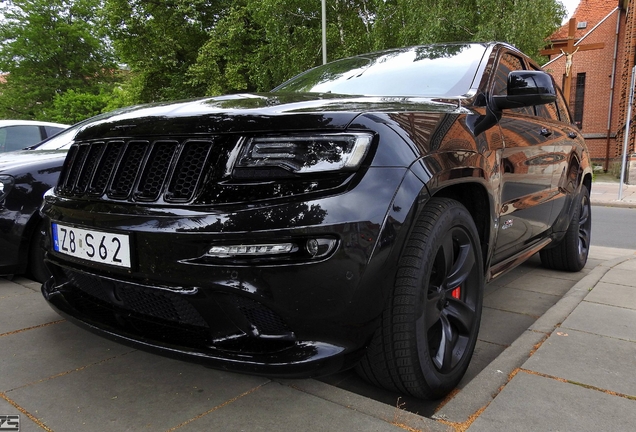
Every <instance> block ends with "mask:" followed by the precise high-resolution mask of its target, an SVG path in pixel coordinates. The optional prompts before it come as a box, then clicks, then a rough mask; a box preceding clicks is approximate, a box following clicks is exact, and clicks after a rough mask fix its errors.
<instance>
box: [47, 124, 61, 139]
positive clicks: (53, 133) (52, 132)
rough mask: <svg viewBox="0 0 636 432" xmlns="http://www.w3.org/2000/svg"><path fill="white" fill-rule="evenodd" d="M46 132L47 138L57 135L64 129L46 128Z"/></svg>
mask: <svg viewBox="0 0 636 432" xmlns="http://www.w3.org/2000/svg"><path fill="white" fill-rule="evenodd" d="M44 130H45V131H46V136H47V137H50V136H53V135H55V134H56V133H59V132H62V131H63V130H64V128H59V127H55V126H44Z"/></svg>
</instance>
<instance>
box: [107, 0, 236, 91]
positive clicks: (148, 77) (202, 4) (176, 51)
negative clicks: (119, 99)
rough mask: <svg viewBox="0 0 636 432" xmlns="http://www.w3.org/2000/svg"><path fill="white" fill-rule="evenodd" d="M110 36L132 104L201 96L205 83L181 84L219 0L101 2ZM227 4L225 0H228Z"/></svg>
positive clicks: (221, 0) (205, 37)
mask: <svg viewBox="0 0 636 432" xmlns="http://www.w3.org/2000/svg"><path fill="white" fill-rule="evenodd" d="M104 1H105V8H104V16H105V17H106V19H107V22H108V24H109V25H108V28H109V36H110V38H111V40H112V41H113V45H114V47H115V49H116V51H117V54H118V55H119V57H120V60H121V61H122V63H124V64H126V65H128V67H129V68H130V69H131V71H132V73H131V74H130V75H129V79H130V80H131V81H132V83H131V85H130V86H129V87H128V88H127V90H128V91H130V92H131V94H130V97H131V98H132V99H133V100H135V102H152V101H159V100H171V99H179V98H186V97H192V96H200V95H201V94H203V92H204V87H202V86H198V85H193V84H192V83H185V75H186V72H187V70H188V68H189V67H190V66H191V65H192V64H194V63H195V62H196V59H197V56H198V52H199V49H200V48H201V46H203V44H205V42H206V41H207V40H208V33H207V32H208V31H209V30H210V29H212V28H213V27H214V25H215V23H216V20H217V19H218V14H219V13H220V12H221V11H222V10H223V9H224V6H223V5H224V4H225V3H226V2H225V1H224V0H218V1H214V2H213V1H207V0H154V1H153V0H104ZM227 3H229V0H228V2H227Z"/></svg>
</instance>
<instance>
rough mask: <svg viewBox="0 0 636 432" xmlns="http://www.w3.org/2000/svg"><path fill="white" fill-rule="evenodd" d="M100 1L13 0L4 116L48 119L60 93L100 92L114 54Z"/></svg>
mask: <svg viewBox="0 0 636 432" xmlns="http://www.w3.org/2000/svg"><path fill="white" fill-rule="evenodd" d="M99 8H100V0H74V1H69V0H12V1H5V2H2V4H1V5H0V13H1V14H2V15H3V16H4V20H2V21H0V70H2V71H3V72H8V73H9V75H7V76H6V80H7V82H6V84H4V85H3V86H2V90H1V91H2V98H0V117H4V118H27V119H28V118H34V119H42V120H48V119H50V118H51V110H52V107H53V105H54V101H55V99H56V97H57V96H59V95H63V94H65V93H66V92H67V91H69V90H74V91H76V92H81V93H88V94H99V93H100V91H103V90H104V89H107V88H108V86H109V85H111V83H112V81H113V70H114V68H115V62H114V56H113V53H112V52H111V50H110V48H109V47H108V44H107V43H105V42H104V35H103V34H102V33H100V31H99V29H100V28H101V26H100V22H99V20H98V18H97V10H98V9H99Z"/></svg>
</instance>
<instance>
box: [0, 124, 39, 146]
mask: <svg viewBox="0 0 636 432" xmlns="http://www.w3.org/2000/svg"><path fill="white" fill-rule="evenodd" d="M40 141H42V135H41V133H40V127H39V126H7V127H5V128H2V129H0V151H2V152H8V151H14V150H21V149H23V148H25V147H28V146H31V145H33V144H37V143H39V142H40Z"/></svg>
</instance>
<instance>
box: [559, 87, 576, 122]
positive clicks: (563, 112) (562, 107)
mask: <svg viewBox="0 0 636 432" xmlns="http://www.w3.org/2000/svg"><path fill="white" fill-rule="evenodd" d="M557 108H558V109H559V117H560V118H561V121H564V122H566V123H572V118H571V117H570V111H569V110H568V106H567V104H566V103H565V99H564V98H563V93H561V90H558V91H557Z"/></svg>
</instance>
